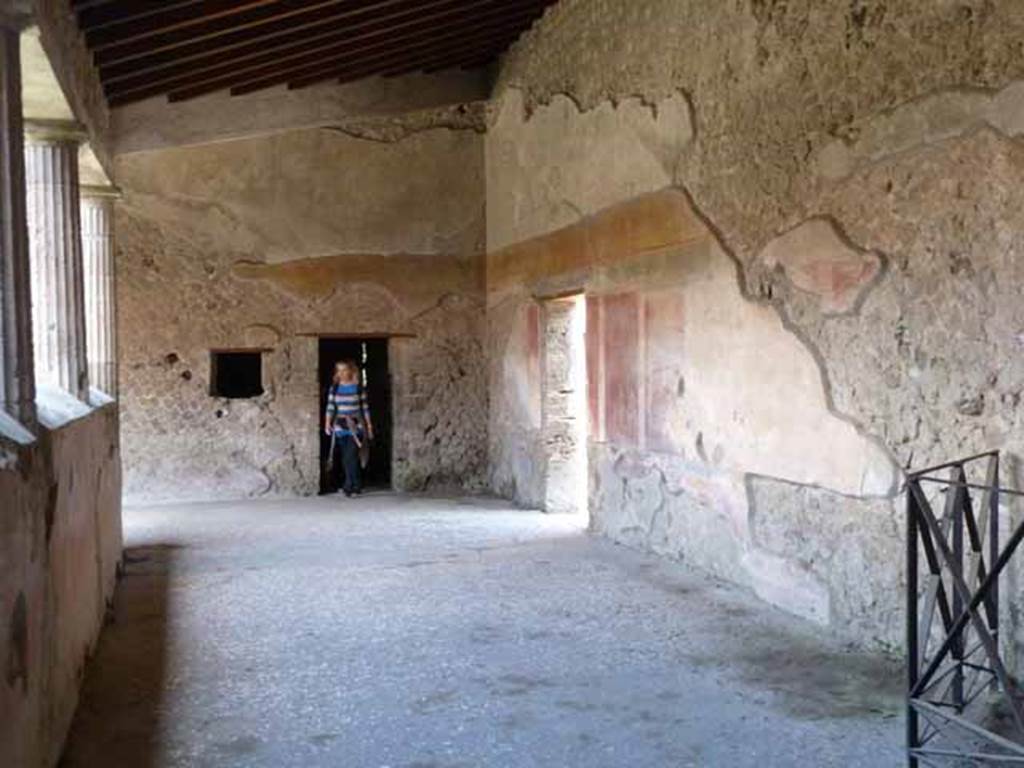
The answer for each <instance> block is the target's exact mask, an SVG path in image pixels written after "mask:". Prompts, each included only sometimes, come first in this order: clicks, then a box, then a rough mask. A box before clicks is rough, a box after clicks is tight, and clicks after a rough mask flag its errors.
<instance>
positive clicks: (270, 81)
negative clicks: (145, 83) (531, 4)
mask: <svg viewBox="0 0 1024 768" xmlns="http://www.w3.org/2000/svg"><path fill="white" fill-rule="evenodd" d="M513 34H516V35H517V34H518V31H516V30H515V29H513V28H511V27H509V26H508V25H502V24H496V25H493V26H489V27H483V28H480V29H477V30H470V29H467V28H462V27H459V28H457V29H455V30H453V32H452V33H451V34H450V35H442V36H434V37H431V38H426V39H423V40H421V41H419V42H417V43H413V44H410V45H406V46H401V47H390V48H386V49H383V50H378V51H376V52H373V53H369V54H367V53H365V52H357V53H354V54H352V55H349V56H339V57H337V58H334V59H331V60H325V59H320V60H317V61H313V62H307V63H305V64H303V65H301V66H294V67H288V68H286V69H274V68H266V71H264V72H262V73H260V74H259V75H254V74H252V73H250V76H248V77H246V78H244V79H241V80H239V79H237V78H235V79H234V81H233V82H230V83H229V84H225V82H208V83H203V84H200V85H197V86H195V87H192V88H186V89H181V90H177V91H172V92H171V94H170V100H171V101H185V100H187V99H192V98H196V97H197V96H202V95H204V94H207V93H212V92H214V91H218V90H222V89H224V88H230V91H231V94H232V95H233V96H238V95H242V94H246V93H252V92H253V91H258V90H262V89H264V88H269V87H271V86H273V85H281V84H284V83H289V82H291V81H292V80H295V79H300V78H304V77H309V76H311V75H316V74H319V73H321V72H323V71H324V70H328V69H329V70H331V71H332V72H334V71H337V70H344V71H349V70H352V69H358V70H359V71H360V72H362V71H366V72H367V73H371V72H372V71H373V70H374V69H380V68H382V67H388V66H392V65H394V64H395V63H398V62H400V61H401V59H402V57H407V58H412V57H413V56H419V55H422V54H424V53H433V52H436V51H438V50H444V49H446V48H449V47H450V46H451V40H450V38H453V37H458V38H459V42H460V43H462V42H463V41H467V44H469V43H471V44H474V45H475V44H478V43H479V42H480V41H481V40H486V41H490V40H493V39H496V38H499V37H501V38H503V37H505V36H508V35H513ZM324 79H332V76H331V75H329V76H328V77H327V78H324Z"/></svg>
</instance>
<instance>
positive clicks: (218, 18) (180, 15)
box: [85, 0, 310, 50]
mask: <svg viewBox="0 0 1024 768" xmlns="http://www.w3.org/2000/svg"><path fill="white" fill-rule="evenodd" d="M292 3H293V4H295V5H298V6H300V7H306V6H308V5H309V4H310V0H292ZM280 5H281V0H205V1H204V2H203V3H200V4H199V5H192V4H186V5H179V4H177V3H169V4H168V5H167V7H166V8H165V9H163V10H160V11H156V12H154V13H149V14H146V15H143V16H135V15H133V14H125V16H128V17H130V18H125V19H123V20H118V21H114V22H111V23H109V24H106V25H104V26H102V27H97V28H95V29H90V30H87V31H86V33H85V44H86V45H87V46H89V48H91V49H93V50H103V49H104V48H108V47H110V46H112V45H121V44H123V43H127V42H131V41H145V42H146V43H147V44H151V43H150V41H152V40H156V39H158V38H164V37H167V38H171V39H181V40H186V39H189V38H194V37H202V36H203V35H207V34H212V33H214V32H216V31H217V30H221V29H231V28H232V27H234V26H235V25H236V24H239V23H243V24H244V23H246V21H247V20H248V19H251V18H258V17H271V16H273V15H275V14H277V13H280V12H281V10H282V9H280V8H279V6H280Z"/></svg>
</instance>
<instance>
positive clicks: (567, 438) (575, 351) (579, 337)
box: [542, 294, 587, 515]
mask: <svg viewBox="0 0 1024 768" xmlns="http://www.w3.org/2000/svg"><path fill="white" fill-rule="evenodd" d="M586 325H587V315H586V301H585V300H584V298H583V295H582V294H577V295H574V296H567V297H562V298H557V299H550V300H548V301H546V302H544V379H543V382H544V389H543V392H544V396H543V401H542V409H543V411H542V412H543V420H544V453H545V459H546V462H545V473H546V474H545V498H544V509H545V510H546V511H547V512H559V513H568V514H580V515H582V514H586V512H587V358H586V342H585V335H584V334H585V332H586Z"/></svg>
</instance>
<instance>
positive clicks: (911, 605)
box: [906, 480, 921, 768]
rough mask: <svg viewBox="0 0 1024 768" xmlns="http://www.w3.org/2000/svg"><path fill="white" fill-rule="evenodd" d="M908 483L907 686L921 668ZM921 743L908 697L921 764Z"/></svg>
mask: <svg viewBox="0 0 1024 768" xmlns="http://www.w3.org/2000/svg"><path fill="white" fill-rule="evenodd" d="M914 482H916V481H915V480H908V487H907V542H906V543H907V690H908V691H913V690H914V688H916V687H917V680H918V674H919V672H920V659H919V658H918V652H919V649H918V644H917V641H918V637H917V568H918V565H917V500H916V497H915V495H914V494H913V493H911V492H910V487H909V483H914ZM920 746H921V743H920V738H919V733H918V720H917V710H915V709H914V707H913V706H912V705H911V703H910V699H909V697H908V699H907V765H908V766H909V768H918V761H917V757H916V756H915V755H914V750H915V749H917V748H918V747H920Z"/></svg>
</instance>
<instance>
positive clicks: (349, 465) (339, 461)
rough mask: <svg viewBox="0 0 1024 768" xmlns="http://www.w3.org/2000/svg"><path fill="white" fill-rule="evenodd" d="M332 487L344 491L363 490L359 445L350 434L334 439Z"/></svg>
mask: <svg viewBox="0 0 1024 768" xmlns="http://www.w3.org/2000/svg"><path fill="white" fill-rule="evenodd" d="M334 487H335V488H341V490H343V491H344V492H345V493H358V492H359V491H361V490H363V477H362V470H361V468H360V466H359V446H358V445H356V441H355V438H353V437H352V436H351V435H341V436H339V437H338V438H336V439H335V441H334Z"/></svg>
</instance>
